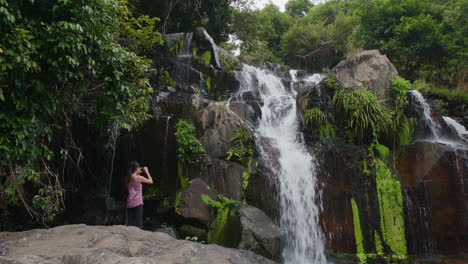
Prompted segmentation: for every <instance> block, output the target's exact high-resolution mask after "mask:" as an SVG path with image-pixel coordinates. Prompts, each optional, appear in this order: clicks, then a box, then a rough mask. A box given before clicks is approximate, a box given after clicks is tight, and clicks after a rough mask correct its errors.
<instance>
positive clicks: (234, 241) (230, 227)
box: [208, 206, 242, 248]
mask: <svg viewBox="0 0 468 264" xmlns="http://www.w3.org/2000/svg"><path fill="white" fill-rule="evenodd" d="M234 208H235V207H234V206H227V207H225V208H224V209H223V210H221V211H220V212H219V214H218V216H217V217H216V218H215V220H214V221H213V223H212V225H211V228H210V232H209V233H208V243H209V244H218V245H221V246H224V247H231V248H236V247H237V246H238V245H239V242H240V239H241V233H242V226H241V223H240V217H239V214H238V213H237V210H234Z"/></svg>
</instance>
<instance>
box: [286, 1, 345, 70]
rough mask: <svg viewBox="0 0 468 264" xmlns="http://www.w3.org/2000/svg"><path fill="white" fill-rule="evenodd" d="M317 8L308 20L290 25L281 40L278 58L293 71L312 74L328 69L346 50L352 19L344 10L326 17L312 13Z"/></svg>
mask: <svg viewBox="0 0 468 264" xmlns="http://www.w3.org/2000/svg"><path fill="white" fill-rule="evenodd" d="M324 5H328V4H327V3H325V4H324ZM318 8H319V6H315V7H314V8H312V9H311V13H310V14H309V16H307V17H305V18H304V19H302V20H301V21H299V23H296V24H294V25H292V26H291V27H290V28H289V29H288V31H286V32H285V33H284V34H283V36H282V39H281V54H282V58H283V60H284V61H287V62H288V63H289V64H291V65H293V66H295V67H303V68H306V69H309V70H312V71H322V70H323V69H326V68H332V67H333V66H335V65H336V64H337V63H338V62H339V61H340V60H341V59H342V58H343V57H344V55H345V54H346V51H347V49H348V46H347V43H348V41H347V39H348V36H349V34H350V32H351V29H352V27H353V25H354V17H353V16H350V15H348V14H347V12H346V10H347V9H340V8H338V7H337V9H336V11H332V12H331V13H330V14H329V13H328V12H326V13H325V14H322V13H321V12H315V10H316V9H318Z"/></svg>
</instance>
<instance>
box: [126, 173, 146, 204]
mask: <svg viewBox="0 0 468 264" xmlns="http://www.w3.org/2000/svg"><path fill="white" fill-rule="evenodd" d="M132 177H133V180H132V183H131V185H130V186H129V187H128V198H127V208H133V207H136V206H138V205H140V204H143V194H142V189H143V188H142V187H143V186H142V185H143V184H142V183H141V182H140V180H139V179H138V176H132Z"/></svg>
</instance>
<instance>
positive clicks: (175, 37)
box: [163, 32, 185, 48]
mask: <svg viewBox="0 0 468 264" xmlns="http://www.w3.org/2000/svg"><path fill="white" fill-rule="evenodd" d="M163 38H164V41H165V44H166V45H167V47H168V48H171V47H172V46H173V45H174V44H175V43H177V42H179V41H181V39H185V33H183V32H179V33H172V34H165V35H163Z"/></svg>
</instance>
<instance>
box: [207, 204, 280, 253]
mask: <svg viewBox="0 0 468 264" xmlns="http://www.w3.org/2000/svg"><path fill="white" fill-rule="evenodd" d="M208 241H209V243H216V244H219V245H223V246H227V247H233V248H239V249H247V250H250V251H253V252H255V253H257V254H260V255H262V256H265V257H267V258H270V259H275V260H280V259H281V251H282V249H283V241H284V233H283V232H282V231H281V230H280V228H279V227H278V226H276V225H275V224H274V223H273V221H272V220H271V219H270V218H269V217H268V216H267V215H266V214H265V213H264V212H262V211H261V210H260V209H258V208H255V207H253V206H250V205H244V204H236V205H230V206H228V207H225V208H224V209H223V210H222V211H221V212H220V213H219V214H218V216H217V218H216V219H215V221H213V225H212V229H211V230H210V234H209V238H208Z"/></svg>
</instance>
